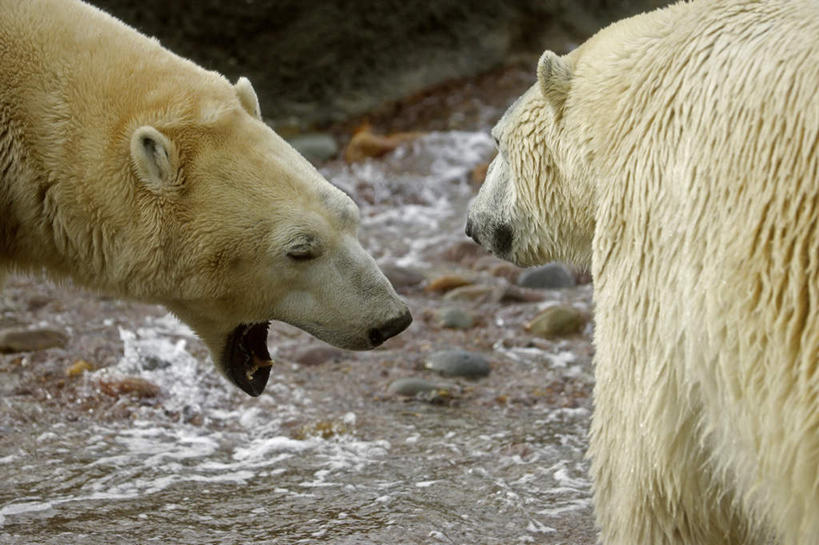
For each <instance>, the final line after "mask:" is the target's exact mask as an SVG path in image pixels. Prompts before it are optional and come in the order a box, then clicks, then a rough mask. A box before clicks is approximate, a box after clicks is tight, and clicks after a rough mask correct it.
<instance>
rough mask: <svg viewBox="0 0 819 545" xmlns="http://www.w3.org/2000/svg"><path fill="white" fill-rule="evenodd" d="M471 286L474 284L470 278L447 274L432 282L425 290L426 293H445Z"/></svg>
mask: <svg viewBox="0 0 819 545" xmlns="http://www.w3.org/2000/svg"><path fill="white" fill-rule="evenodd" d="M470 284H472V281H471V280H469V279H468V278H465V277H463V276H460V275H457V274H445V275H443V276H439V277H437V278H434V279H432V280H430V282H429V284H427V286H426V287H425V288H424V291H426V292H438V293H443V292H447V291H450V290H454V289H455V288H460V287H461V286H468V285H470Z"/></svg>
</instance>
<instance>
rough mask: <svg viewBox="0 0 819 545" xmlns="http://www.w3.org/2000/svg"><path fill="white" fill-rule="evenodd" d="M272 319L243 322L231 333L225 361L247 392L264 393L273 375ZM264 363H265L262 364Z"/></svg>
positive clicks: (243, 389)
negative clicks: (268, 346)
mask: <svg viewBox="0 0 819 545" xmlns="http://www.w3.org/2000/svg"><path fill="white" fill-rule="evenodd" d="M269 327H270V324H269V323H268V322H259V323H253V324H241V325H239V326H237V327H236V328H235V329H234V330H233V331H231V332H230V334H228V336H227V339H226V341H225V350H224V353H223V354H224V355H223V356H222V360H223V361H222V363H223V365H224V368H225V370H226V371H227V375H228V376H229V377H230V379H231V380H232V381H233V382H234V383H235V384H236V386H238V387H239V388H241V389H242V391H243V392H245V393H246V394H248V395H250V396H253V397H257V396H259V395H261V393H262V392H263V391H264V388H265V386H266V385H267V380H268V379H269V378H270V364H269V362H270V352H269V351H268V349H267V330H268V328H269ZM260 364H262V365H260Z"/></svg>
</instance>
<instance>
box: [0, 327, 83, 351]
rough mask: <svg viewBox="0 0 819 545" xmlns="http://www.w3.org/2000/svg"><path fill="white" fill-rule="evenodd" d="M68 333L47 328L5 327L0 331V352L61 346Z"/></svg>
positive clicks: (64, 342) (66, 340) (64, 343)
mask: <svg viewBox="0 0 819 545" xmlns="http://www.w3.org/2000/svg"><path fill="white" fill-rule="evenodd" d="M67 343H68V335H66V334H65V333H64V332H63V331H59V330H56V329H49V328H38V329H6V330H3V331H0V353H2V352H5V353H14V352H35V351H37V350H45V349H47V348H63V347H64V346H65V345H66V344H67Z"/></svg>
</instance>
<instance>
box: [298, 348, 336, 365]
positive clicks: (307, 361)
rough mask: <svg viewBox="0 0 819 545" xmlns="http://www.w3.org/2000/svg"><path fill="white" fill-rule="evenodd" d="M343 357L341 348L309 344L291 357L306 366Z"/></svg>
mask: <svg viewBox="0 0 819 545" xmlns="http://www.w3.org/2000/svg"><path fill="white" fill-rule="evenodd" d="M344 357H345V352H344V351H343V350H340V349H338V348H333V347H332V346H310V347H307V348H304V349H302V350H299V351H298V352H296V353H295V354H294V355H293V356H292V358H291V359H292V360H293V361H295V362H297V363H300V364H302V365H305V366H307V367H312V366H315V365H321V364H323V363H327V362H331V361H340V360H342V359H344Z"/></svg>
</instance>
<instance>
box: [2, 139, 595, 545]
mask: <svg viewBox="0 0 819 545" xmlns="http://www.w3.org/2000/svg"><path fill="white" fill-rule="evenodd" d="M491 153H492V142H491V140H490V138H489V137H488V136H487V135H486V134H485V133H470V132H461V133H459V132H448V133H433V134H430V135H427V136H425V137H423V138H421V139H420V140H418V141H416V142H414V143H413V144H411V145H409V146H406V147H404V148H401V149H400V150H398V151H397V152H396V153H395V154H393V155H392V156H390V157H388V158H386V159H383V160H379V161H368V162H364V163H361V164H358V165H355V166H352V167H350V166H346V165H341V164H332V165H330V166H328V167H326V168H325V170H324V174H325V175H326V176H327V177H328V178H329V179H330V180H332V181H333V182H334V183H336V184H337V185H339V186H340V187H342V188H343V189H344V190H345V191H347V192H349V193H350V194H351V195H353V196H354V197H355V198H356V200H357V201H358V202H359V204H360V205H361V207H362V218H363V223H362V237H363V241H364V245H365V246H366V247H367V248H369V249H370V250H371V251H372V252H373V253H374V255H376V257H377V258H378V260H379V262H381V263H395V264H398V265H405V266H409V265H411V266H414V267H418V268H420V269H422V270H423V269H429V268H435V267H436V266H437V265H436V263H435V262H434V258H433V256H434V255H437V253H438V252H439V251H440V249H441V248H442V247H444V246H446V245H447V244H451V243H453V242H456V241H459V240H463V234H462V229H463V222H464V214H465V210H466V206H467V204H468V201H469V199H470V197H471V196H472V194H473V190H472V188H471V187H470V185H469V182H468V174H469V172H470V170H471V169H472V167H474V166H475V165H476V164H478V163H480V162H481V161H486V160H487V159H488V158H489V156H490V155H491ZM554 297H555V299H556V300H557V299H560V298H562V300H566V299H568V300H569V301H571V302H573V303H574V304H577V305H579V306H584V308H588V306H589V304H590V303H589V298H590V290H589V289H588V288H577V289H576V290H570V292H569V294H568V295H566V294H561V295H555V296H554ZM545 304H550V303H549V302H547V303H545ZM541 305H542V304H541ZM416 307H417V305H416ZM414 310H417V308H415V309H414ZM517 312H518V311H516V310H515V309H514V308H512V307H509V308H508V309H501V308H498V313H497V314H496V315H495V316H494V317H490V318H488V320H489V323H490V324H493V325H494V326H498V327H497V328H496V330H495V331H504V328H503V327H502V326H503V325H504V321H509V320H513V319H515V316H516V313H517ZM416 321H419V317H418V316H416ZM75 327H76V328H85V329H89V330H91V329H93V328H94V327H99V328H105V329H107V330H110V329H113V330H114V331H116V330H117V328H118V331H119V340H120V342H121V345H122V356H121V358H120V360H119V363H117V364H116V365H114V366H111V367H107V368H105V369H101V370H99V371H95V372H93V373H89V374H86V375H84V376H83V377H82V378H80V379H77V380H80V381H82V385H81V386H80V393H82V392H83V391H86V390H87V392H86V393H87V394H88V395H89V396H92V395H93V394H94V392H95V388H98V385H99V383H100V380H106V379H108V380H114V379H116V378H117V377H124V376H130V377H133V376H136V377H141V378H143V379H146V380H148V381H150V382H152V383H154V384H157V385H158V386H160V388H161V390H162V396H161V402H154V401H152V400H150V399H148V400H142V401H135V400H133V399H132V398H130V397H127V396H125V397H122V398H120V400H119V401H117V402H116V403H117V404H129V413H128V414H129V415H130V416H129V417H127V418H113V417H112V418H107V417H106V415H105V414H100V413H99V411H100V410H101V409H97V410H95V409H93V408H90V409H88V411H87V414H83V415H81V416H79V417H77V416H76V415H75V416H73V417H71V418H68V417H65V416H64V415H63V414H61V412H60V411H59V405H56V406H55V405H54V404H51V405H44V404H42V403H39V402H37V401H35V400H33V399H31V398H30V397H26V396H25V395H17V396H7V397H4V398H0V543H3V544H15V545H16V544H19V545H23V544H25V545H34V544H54V545H65V544H73V543H77V544H88V545H91V544H143V543H163V544H164V543H168V544H176V543H191V544H193V543H196V544H201V543H259V544H274V543H275V544H291V543H338V544H368V543H378V544H386V543H457V544H484V543H485V544H511V543H575V544H576V543H581V544H582V543H589V544H591V543H593V542H594V532H593V524H592V522H591V516H590V487H589V482H588V479H587V475H586V473H587V466H586V462H585V461H584V459H583V451H584V449H585V443H586V438H585V435H586V430H587V426H588V418H589V410H590V409H589V407H590V404H589V401H588V398H587V397H583V398H581V399H580V400H579V401H578V402H577V403H574V404H571V403H568V404H563V405H559V404H553V403H548V402H539V403H536V402H520V403H516V402H514V400H515V396H516V391H530V390H531V391H537V390H536V389H537V388H538V387H541V386H542V387H543V388H546V387H547V385H549V384H551V385H552V386H551V388H552V389H554V388H559V385H560V384H563V383H571V384H573V385H575V386H576V387H577V388H578V389H580V390H585V391H586V392H588V391H590V388H591V383H592V377H591V369H590V363H589V357H588V354H587V353H583V352H582V351H578V350H576V348H577V346H578V345H576V344H572V343H567V342H555V343H547V342H544V343H541V344H536V345H522V344H520V343H517V342H516V341H515V336H516V333H515V331H509V332H508V333H494V334H497V335H499V336H500V337H499V338H497V339H496V342H495V343H494V345H492V346H493V358H494V360H493V362H494V363H495V365H496V368H497V370H495V371H493V375H492V377H490V378H489V379H486V380H485V381H484V382H483V383H459V384H458V387H459V388H460V391H461V392H462V395H463V396H464V397H463V402H461V403H452V404H448V403H441V404H435V403H428V402H423V401H417V400H413V401H405V400H401V399H398V398H389V397H384V396H383V395H382V394H383V384H382V383H378V384H380V386H372V384H376V383H377V381H378V380H382V382H383V380H384V379H379V377H380V375H379V373H382V374H383V375H384V376H387V374H389V373H392V372H393V371H392V369H393V367H391V366H393V365H397V366H399V367H400V365H401V362H402V361H405V360H406V359H407V358H414V357H416V355H413V354H414V351H416V350H421V349H422V348H423V347H420V348H419V346H420V345H419V346H415V345H413V344H412V341H408V342H409V344H404V345H401V344H398V345H395V346H392V347H390V346H388V347H386V348H385V349H383V350H380V351H376V352H371V353H366V354H358V355H355V356H354V357H353V356H351V358H352V359H351V360H350V361H351V362H352V363H351V364H350V365H352V366H365V367H363V368H362V369H368V370H370V369H372V374H371V376H372V377H375V378H372V379H358V378H356V377H355V374H354V372H351V371H350V369H349V368H347V367H345V366H344V365H345V364H340V365H335V366H326V367H322V366H318V367H312V368H307V367H302V366H299V365H296V364H290V363H283V364H281V365H280V366H277V367H275V368H274V370H273V373H272V376H271V380H270V384H269V386H268V389H267V391H266V392H265V393H264V394H263V395H262V396H261V397H259V398H256V399H250V398H247V397H246V396H244V394H242V393H241V392H239V391H238V390H237V389H235V388H232V387H231V386H229V385H228V384H227V383H226V382H225V381H224V380H223V379H222V378H221V377H219V376H218V375H217V374H216V372H215V371H214V370H213V366H212V364H211V363H210V362H208V361H204V360H203V358H202V353H203V351H202V347H201V344H200V343H199V341H198V340H197V339H196V338H195V337H194V336H193V335H192V333H191V332H190V331H189V330H188V329H187V328H186V327H185V326H183V325H181V324H179V323H178V322H177V321H176V320H175V319H173V318H172V317H169V316H163V315H162V314H160V313H156V314H155V315H148V316H145V317H143V318H141V319H139V320H135V321H131V322H127V321H125V322H120V321H117V322H116V323H115V322H114V321H112V320H111V319H109V318H108V317H106V316H100V317H96V318H93V319H91V320H89V322H88V323H86V324H77V325H75ZM420 327H421V326H420V325H418V329H415V328H416V326H413V328H414V329H412V330H410V331H409V332H407V333H406V334H405V335H408V336H409V335H413V334H414V333H413V331H420ZM473 334H476V335H479V334H481V333H480V332H477V333H473ZM306 339H308V338H307V337H306V336H305V335H302V334H300V333H297V332H295V331H294V330H292V328H291V329H288V328H287V327H278V328H274V330H273V331H272V332H271V344H272V346H271V350H272V352H273V354H274V357H276V355H277V354H281V353H287V350H288V349H290V348H293V347H295V346H298V345H299V344H303V343H305V342H308V341H307V340H306ZM309 342H312V341H309ZM429 342H434V340H430V341H429ZM490 344H491V343H490ZM405 367H407V368H409V369H412V365H409V364H408V365H406V366H405ZM379 369H380V371H379ZM390 376H392V375H390ZM368 380H371V382H367V381H368ZM492 381H494V382H492ZM493 388H495V389H497V393H498V395H496V393H492V392H493V390H492V389H493ZM500 393H503V396H501V395H500ZM543 395H546V394H543ZM496 397H497V399H495V398H496ZM524 397H525V396H522V397H521V399H524ZM81 398H82V396H80V399H78V401H77V402H78V403H80V402H81V401H82V400H81ZM507 398H508V399H507ZM524 401H525V399H524ZM130 405H133V407H130ZM117 409H118V407H117V406H116V405H115V406H113V407H106V408H105V409H104V410H105V411H106V412H107V413H108V414H113V413H114V412H116V410H117ZM72 414H73V413H72Z"/></svg>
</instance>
